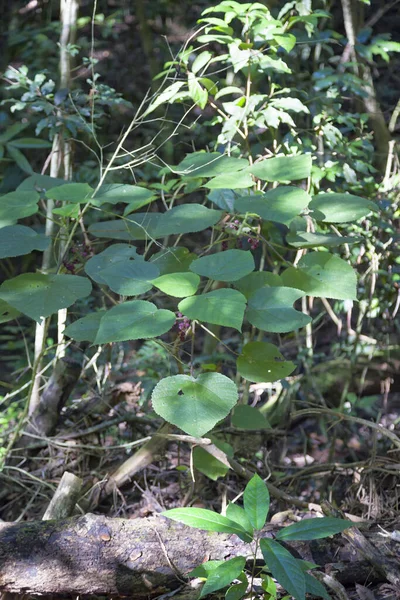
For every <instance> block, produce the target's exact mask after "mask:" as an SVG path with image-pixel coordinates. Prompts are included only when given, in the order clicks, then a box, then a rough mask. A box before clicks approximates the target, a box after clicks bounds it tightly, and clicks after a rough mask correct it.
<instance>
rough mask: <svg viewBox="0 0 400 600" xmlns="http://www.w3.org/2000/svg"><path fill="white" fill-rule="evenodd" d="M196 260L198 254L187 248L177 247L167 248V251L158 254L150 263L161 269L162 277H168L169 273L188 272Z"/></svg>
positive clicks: (154, 255)
mask: <svg viewBox="0 0 400 600" xmlns="http://www.w3.org/2000/svg"><path fill="white" fill-rule="evenodd" d="M196 258H197V256H196V254H194V253H193V252H189V250H188V249H187V248H183V247H181V246H177V247H176V248H165V250H160V252H156V254H153V256H152V257H151V258H150V262H152V263H154V264H155V265H156V266H157V267H158V268H159V269H160V275H167V274H168V273H184V272H186V271H188V269H189V267H190V265H191V263H192V262H193V260H195V259H196Z"/></svg>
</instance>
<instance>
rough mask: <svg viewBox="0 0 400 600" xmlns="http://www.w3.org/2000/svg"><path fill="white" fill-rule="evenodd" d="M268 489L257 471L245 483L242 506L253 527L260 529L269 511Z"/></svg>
mask: <svg viewBox="0 0 400 600" xmlns="http://www.w3.org/2000/svg"><path fill="white" fill-rule="evenodd" d="M269 502H270V499H269V491H268V488H267V486H266V485H265V483H264V481H263V480H262V479H261V477H260V476H259V475H257V473H256V474H255V475H253V477H252V478H251V479H250V481H249V483H248V484H247V485H246V487H245V490H244V494H243V506H244V510H245V513H246V515H247V516H248V518H249V521H250V523H251V524H252V525H253V527H254V529H258V530H260V529H262V528H263V527H264V525H265V521H266V520H267V515H268V511H269Z"/></svg>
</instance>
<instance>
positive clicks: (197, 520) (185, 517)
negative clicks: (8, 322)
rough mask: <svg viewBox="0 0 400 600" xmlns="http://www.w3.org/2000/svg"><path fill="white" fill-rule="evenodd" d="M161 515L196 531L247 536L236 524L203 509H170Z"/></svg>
mask: <svg viewBox="0 0 400 600" xmlns="http://www.w3.org/2000/svg"><path fill="white" fill-rule="evenodd" d="M161 515H162V516H163V517H168V519H172V520H173V521H178V523H183V524H184V525H188V526H189V527H195V528H196V529H203V530H204V531H216V532H218V533H236V535H247V536H248V533H247V532H246V530H245V529H243V527H241V526H240V525H238V523H235V521H231V519H228V518H227V517H224V516H223V515H220V514H219V513H216V512H213V511H212V510H207V509H205V508H172V509H171V510H165V511H164V512H162V513H161ZM224 564H225V563H224Z"/></svg>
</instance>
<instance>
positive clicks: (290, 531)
mask: <svg viewBox="0 0 400 600" xmlns="http://www.w3.org/2000/svg"><path fill="white" fill-rule="evenodd" d="M349 527H354V524H353V523H352V522H351V521H346V520H345V519H336V518H334V517H321V518H314V519H302V520H301V521H299V522H298V523H293V525H289V526H288V527H285V528H284V529H281V530H280V531H279V532H278V533H277V535H276V539H277V540H319V539H321V538H325V537H329V536H330V535H335V534H336V533H340V532H342V531H344V530H345V529H349Z"/></svg>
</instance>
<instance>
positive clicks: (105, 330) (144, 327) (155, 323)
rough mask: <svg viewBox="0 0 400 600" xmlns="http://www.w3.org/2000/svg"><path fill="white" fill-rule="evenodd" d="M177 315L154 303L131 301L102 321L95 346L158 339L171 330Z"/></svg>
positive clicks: (111, 310) (106, 315)
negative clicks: (158, 307) (159, 307)
mask: <svg viewBox="0 0 400 600" xmlns="http://www.w3.org/2000/svg"><path fill="white" fill-rule="evenodd" d="M174 323H175V315H174V313H173V312H171V311H170V310H165V309H157V307H156V306H155V305H154V304H153V303H152V302H146V301H145V300H131V301H129V302H123V303H122V304H118V305H117V306H114V307H113V308H111V309H110V310H108V311H107V312H106V314H105V315H104V316H103V318H102V319H101V321H100V326H99V330H98V332H97V335H96V338H95V340H94V343H95V344H107V343H110V342H124V341H126V340H141V339H147V338H153V337H158V336H160V335H163V334H164V333H166V332H167V331H169V330H170V329H171V327H172V326H173V324H174Z"/></svg>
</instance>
